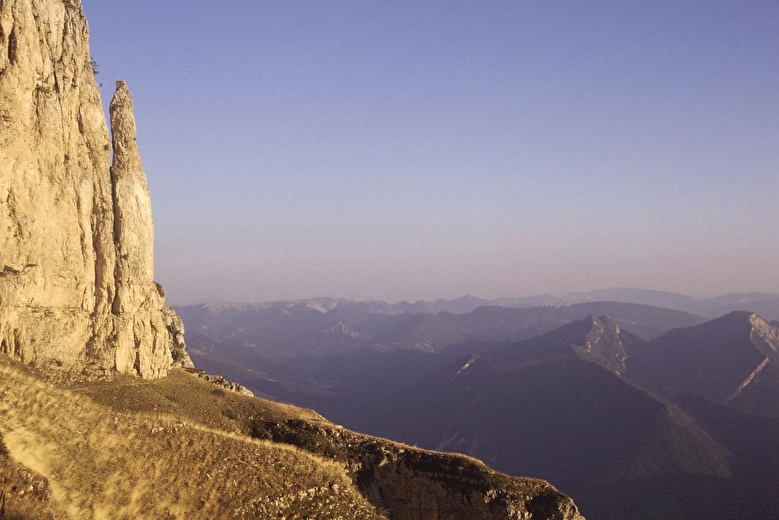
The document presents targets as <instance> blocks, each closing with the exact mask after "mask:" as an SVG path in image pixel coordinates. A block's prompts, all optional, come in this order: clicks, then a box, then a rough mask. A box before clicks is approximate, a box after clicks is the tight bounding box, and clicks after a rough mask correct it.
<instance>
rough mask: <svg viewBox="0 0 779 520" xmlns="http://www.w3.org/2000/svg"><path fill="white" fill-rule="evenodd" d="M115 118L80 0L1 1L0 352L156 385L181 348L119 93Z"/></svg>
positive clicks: (120, 90) (128, 103)
mask: <svg viewBox="0 0 779 520" xmlns="http://www.w3.org/2000/svg"><path fill="white" fill-rule="evenodd" d="M110 112H111V127H112V136H113V139H112V140H111V139H109V133H108V129H107V127H106V122H105V117H104V114H103V109H102V103H101V99H100V91H99V88H98V85H97V83H96V81H95V77H94V72H93V68H92V62H91V58H90V54H89V36H88V31H87V23H86V20H85V19H84V16H83V13H82V10H81V3H80V1H79V0H0V352H2V353H5V354H6V355H9V356H11V357H13V358H15V359H19V360H21V361H24V362H31V363H35V364H37V365H52V366H58V367H61V368H63V369H66V370H84V369H96V370H111V369H116V370H118V371H120V372H123V373H135V374H138V375H141V376H143V377H146V378H157V377H162V376H164V375H166V373H167V370H168V368H169V367H170V366H171V364H172V362H173V358H172V354H171V349H172V348H174V350H176V349H178V351H179V357H182V354H181V353H180V351H181V349H182V345H178V344H177V343H176V342H174V337H173V336H174V335H175V326H172V325H171V323H172V319H171V318H170V316H167V317H166V314H165V313H164V312H163V309H164V297H163V292H162V290H161V288H159V286H158V285H156V284H155V283H154V281H153V275H154V271H153V254H154V252H153V242H154V234H153V227H152V216H151V201H150V198H149V192H148V188H147V186H146V178H145V175H144V172H143V167H142V164H141V159H140V155H139V154H138V149H137V144H136V140H135V120H134V117H133V111H132V99H131V96H130V93H129V91H128V90H127V87H126V86H125V84H124V82H118V83H117V90H116V94H115V96H114V99H113V101H112V103H111V110H110ZM112 149H113V164H111V150H112ZM176 341H178V340H176ZM174 345H175V347H174ZM183 356H186V352H185V351H184V353H183Z"/></svg>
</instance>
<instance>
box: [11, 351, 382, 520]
mask: <svg viewBox="0 0 779 520" xmlns="http://www.w3.org/2000/svg"><path fill="white" fill-rule="evenodd" d="M177 378H178V379H177ZM187 378H190V379H187ZM192 381H197V380H196V379H195V378H193V377H192V376H189V375H188V374H184V373H179V374H177V375H176V376H174V377H173V378H171V379H170V380H169V381H168V382H167V385H168V386H166V383H163V384H162V385H160V384H159V383H157V384H151V385H149V386H148V392H147V393H146V394H143V392H144V391H145V390H146V389H144V388H143V387H142V386H143V385H144V384H145V382H142V381H138V382H137V384H138V385H140V387H141V388H140V390H139V392H140V394H139V393H138V392H127V395H129V396H131V398H132V399H133V402H134V403H135V405H134V406H130V405H131V404H132V403H124V406H122V405H121V403H119V401H120V400H121V394H122V386H123V384H118V385H115V384H114V383H102V384H97V385H90V386H88V387H85V388H83V389H82V391H84V392H86V393H89V394H90V395H92V397H93V398H94V399H95V400H97V401H101V399H100V398H101V397H102V398H103V399H102V400H103V401H110V402H111V403H113V404H115V405H116V406H113V408H109V407H106V406H105V405H103V404H101V403H100V402H95V400H93V399H89V398H87V397H85V396H84V395H79V393H77V392H76V391H74V390H73V389H71V390H66V389H62V388H59V387H57V386H54V385H52V384H50V383H46V382H44V381H41V380H40V379H38V378H36V377H35V376H33V375H32V374H29V373H25V372H24V371H23V370H21V369H20V368H19V367H18V366H13V365H12V364H9V363H8V362H7V361H3V362H0V434H1V435H2V438H3V439H4V441H5V445H6V446H7V448H8V452H9V454H10V459H9V460H7V461H6V462H5V463H4V462H3V461H2V460H0V476H2V473H3V472H5V474H6V481H8V475H9V474H11V473H12V469H18V467H19V466H23V467H25V468H28V469H30V470H32V471H33V472H35V473H38V474H40V475H43V476H44V477H46V479H48V482H49V484H50V486H51V507H50V509H51V512H52V514H53V515H55V516H49V517H51V518H53V517H56V513H57V512H60V513H61V515H62V516H61V517H64V518H70V519H74V520H81V519H95V520H100V519H112V520H113V519H137V518H176V519H177V518H181V519H184V518H187V519H189V518H290V519H291V518H344V519H352V518H379V517H380V516H379V515H378V514H377V513H376V511H375V509H374V508H373V507H372V506H371V505H370V504H369V503H368V502H367V500H366V499H365V498H364V497H363V496H362V495H360V493H359V492H358V491H357V489H356V488H355V486H354V484H353V483H352V480H351V479H350V478H349V477H348V476H347V474H346V473H345V471H344V469H343V467H342V466H340V465H338V464H336V463H333V462H331V461H327V460H324V459H322V458H319V457H316V456H314V455H312V454H310V453H306V452H303V451H301V450H298V449H296V448H293V447H290V446H286V445H281V444H274V443H270V442H264V441H257V440H252V439H250V438H248V437H246V436H244V435H240V434H239V433H228V432H229V431H230V430H232V431H235V432H238V431H240V430H241V427H240V426H239V425H238V424H236V419H233V418H231V416H232V417H236V418H237V417H239V414H240V415H241V416H242V415H243V414H245V413H247V412H246V410H240V409H239V410H237V411H231V410H229V409H228V410H227V411H226V412H225V411H224V409H222V410H220V412H219V413H217V414H214V409H215V408H214V407H217V408H224V406H225V403H224V402H223V401H228V402H229V403H230V406H233V407H235V408H240V406H239V405H240V403H242V402H243V401H242V398H241V396H230V398H229V399H223V398H224V397H225V396H223V395H220V393H219V392H214V393H212V392H211V390H212V389H208V391H207V392H195V393H192V394H191V395H189V396H188V395H187V394H186V393H183V394H182V393H180V392H181V390H182V388H178V389H176V388H175V386H176V385H177V384H178V385H183V386H184V387H186V386H187V385H190V384H193V383H192ZM125 383H126V382H125ZM194 384H200V383H199V382H197V383H194ZM204 384H207V383H204ZM101 385H103V386H101ZM168 391H171V392H172V393H171V394H170V395H166V392H168ZM155 396H156V397H155ZM204 396H205V397H204ZM211 397H213V398H214V399H213V400H212V399H211ZM236 398H237V399H236ZM187 399H192V401H193V402H188V401H187ZM250 401H256V400H247V401H246V402H245V403H244V406H250V405H249V404H248V403H250ZM182 402H184V404H183V405H182V404H181V403H182ZM235 403H238V404H235ZM155 406H156V408H157V409H156V411H155ZM255 406H258V405H255ZM261 406H266V407H270V408H273V409H269V410H266V412H267V413H269V414H280V416H284V415H289V414H290V413H291V411H292V410H295V416H296V417H299V415H300V413H301V412H300V410H297V409H292V408H291V407H290V408H289V409H287V408H285V407H284V406H283V405H279V406H278V408H275V406H276V405H273V404H268V403H266V404H263V405H261ZM176 407H179V408H182V409H183V408H185V409H186V414H183V413H182V414H177V413H176ZM148 408H150V409H148ZM128 410H135V411H128ZM198 410H199V412H198ZM252 413H258V411H257V410H256V409H254V410H253V412H252ZM177 415H178V417H177ZM192 415H195V419H194V420H192V419H189V418H185V417H191V416H192ZM310 415H311V418H312V419H317V418H318V416H316V414H314V413H313V412H311V413H310ZM198 417H200V419H203V420H202V421H201V420H198ZM247 417H248V416H247ZM11 480H12V479H11ZM0 481H2V480H0ZM11 489H13V492H12V491H11ZM20 489H21V486H16V487H14V488H9V490H7V491H8V492H7V506H6V507H7V511H6V515H7V517H8V518H39V517H40V516H31V515H37V514H39V511H43V510H44V509H45V508H46V505H45V504H44V505H38V506H36V505H35V504H32V503H31V502H30V500H28V499H25V498H24V495H23V494H22V495H20V493H19V490H20ZM44 495H45V493H44ZM34 507H38V509H37V510H36V509H34ZM41 514H42V513H41Z"/></svg>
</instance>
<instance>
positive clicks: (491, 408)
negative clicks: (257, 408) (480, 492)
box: [178, 289, 779, 520]
mask: <svg viewBox="0 0 779 520" xmlns="http://www.w3.org/2000/svg"><path fill="white" fill-rule="evenodd" d="M574 296H575V298H574V297H571V298H569V299H570V300H574V299H576V300H578V301H579V303H562V302H561V301H560V300H558V299H555V298H554V297H551V296H544V297H538V298H534V299H533V301H536V302H537V301H545V302H547V304H546V305H544V306H541V307H531V306H526V301H521V300H519V299H512V300H508V299H504V300H503V301H501V302H486V303H490V304H491V305H486V306H479V305H480V304H482V303H485V302H484V301H483V300H479V299H477V298H470V297H468V298H461V299H458V300H454V301H444V300H441V301H437V302H433V303H425V302H420V303H416V304H408V303H401V304H396V305H389V304H385V303H381V302H350V301H346V300H331V299H326V298H319V299H313V300H305V301H298V302H276V303H270V304H258V305H227V304H216V305H213V304H212V305H201V306H191V307H181V308H179V309H178V311H179V312H180V313H181V315H182V316H183V319H184V322H185V324H186V325H187V338H188V342H189V345H190V350H191V354H192V357H193V359H195V360H196V362H197V363H199V364H200V365H202V366H205V367H209V368H210V369H212V370H215V371H218V372H220V373H226V374H229V375H230V376H231V377H233V378H235V379H237V380H239V381H241V382H243V383H244V384H246V385H247V386H249V387H250V388H252V389H253V390H255V391H257V392H260V393H264V394H266V395H269V396H272V397H275V398H277V399H282V400H287V401H290V402H295V403H298V404H302V405H305V406H312V407H314V408H316V409H317V410H319V411H321V412H323V413H324V414H325V415H326V416H327V417H329V418H330V419H332V420H334V421H336V422H339V423H341V424H344V425H346V426H348V427H350V428H355V429H358V430H361V431H366V432H368V433H373V434H378V435H382V436H388V437H390V438H394V439H398V440H402V441H404V442H407V443H411V444H416V445H419V446H423V447H426V448H430V449H439V450H446V451H455V452H464V453H468V454H471V455H474V456H476V457H479V458H482V459H484V460H486V461H488V462H489V463H490V464H492V465H494V466H495V467H497V468H499V469H501V470H502V471H506V472H508V473H512V474H531V475H536V476H539V477H541V478H546V479H550V480H551V481H553V482H556V483H558V485H559V486H560V487H561V489H562V490H563V491H564V492H567V493H570V494H571V495H572V496H573V497H574V498H575V500H577V503H578V504H579V505H580V507H581V508H582V512H583V514H585V515H591V517H593V518H598V519H614V520H617V519H633V518H635V519H639V518H640V519H646V518H656V519H666V518H683V519H720V518H721V519H723V520H724V519H732V518H740V519H755V520H758V519H763V518H773V517H776V516H779V496H777V495H776V493H775V492H774V491H773V490H775V489H776V486H777V484H779V470H777V469H776V468H778V467H779V466H777V465H772V464H771V463H769V462H768V461H773V460H774V459H773V458H772V457H774V456H773V455H768V459H764V458H763V457H762V456H761V453H762V452H765V453H770V454H774V453H779V409H777V407H776V403H777V402H779V370H777V366H779V361H778V360H777V346H778V345H779V340H778V339H777V338H779V328H777V326H776V323H775V322H774V323H771V322H769V320H766V319H763V317H762V316H760V315H759V314H756V313H754V312H750V311H751V309H752V308H761V309H769V310H770V309H771V308H772V306H773V305H775V304H776V302H777V300H779V298H778V297H777V296H776V295H772V294H745V295H736V294H734V295H725V296H721V297H717V298H711V299H707V300H696V299H693V298H689V297H684V296H681V295H676V294H672V293H662V292H655V291H639V290H633V289H610V290H606V291H597V292H594V293H587V294H579V295H574ZM600 297H613V298H619V299H623V300H627V299H630V300H632V302H631V303H626V302H619V301H597V300H598V299H599V298H600ZM567 298H568V297H567ZM648 302H651V303H664V304H666V305H669V306H670V305H673V306H674V307H676V308H662V307H657V306H652V305H648V304H647V303H648ZM495 303H502V304H504V305H510V306H507V307H499V306H496V305H495ZM473 306H477V307H476V308H475V309H473V308H472V307H473ZM753 306H754V307H753ZM680 308H684V309H691V310H697V311H698V312H700V313H701V314H708V313H714V312H717V310H718V309H719V310H725V311H726V314H724V315H722V316H718V317H716V318H714V319H707V318H706V317H703V316H700V315H695V314H692V313H690V312H687V311H686V310H680ZM409 309H413V310H409ZM425 310H426V311H428V312H424V311H425ZM429 311H438V312H437V313H433V312H429ZM774 319H775V318H774Z"/></svg>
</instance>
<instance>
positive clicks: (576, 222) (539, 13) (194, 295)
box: [84, 0, 779, 304]
mask: <svg viewBox="0 0 779 520" xmlns="http://www.w3.org/2000/svg"><path fill="white" fill-rule="evenodd" d="M84 11H85V14H86V15H87V18H88V19H89V22H90V30H91V48H92V54H93V57H94V59H95V60H96V61H97V62H98V63H99V70H100V74H99V76H98V81H99V82H101V83H102V84H103V87H102V95H103V103H104V105H107V103H108V101H110V97H111V95H112V93H113V84H114V81H115V80H116V79H119V78H122V79H125V80H127V82H128V85H129V87H130V89H131V91H132V92H133V95H134V99H135V108H136V118H137V122H138V129H139V135H138V140H139V145H140V149H141V154H142V157H143V160H144V166H145V169H146V173H147V176H148V180H149V187H150V190H151V196H152V202H153V207H154V217H155V232H156V255H155V256H156V278H157V279H158V280H159V281H160V282H161V283H162V284H163V285H164V286H165V288H166V291H167V294H168V299H169V301H170V302H172V303H175V304H184V303H194V302H197V301H205V300H226V301H252V302H260V301H274V300H282V299H303V298H309V297H313V296H314V295H325V296H332V297H344V298H349V299H354V300H371V299H376V300H384V301H388V302H397V301H401V300H406V301H417V300H428V301H430V300H436V299H439V298H447V299H450V298H457V297H459V296H462V295H464V294H472V295H476V296H478V297H480V298H485V299H494V298H498V297H506V296H524V295H533V294H543V293H551V294H556V295H564V294H568V293H573V292H586V291H591V290H597V289H603V288H608V287H645V288H649V289H654V290H665V291H670V292H677V293H682V294H689V295H692V296H696V297H704V296H714V295H718V294H724V293H730V292H751V291H761V292H779V276H777V275H776V265H777V264H779V240H778V239H779V233H777V230H776V222H779V204H777V203H776V200H777V199H776V194H777V193H779V171H778V170H779V168H778V167H777V166H779V146H777V143H779V69H778V68H777V67H775V66H773V65H772V64H774V63H775V61H776V56H777V55H779V3H775V2H761V1H756V0H753V1H739V2H736V1H714V2H707V3H705V4H701V3H699V2H671V1H659V2H652V3H648V4H644V3H626V2H615V1H596V2H589V3H586V4H585V3H580V2H573V1H564V2H537V3H531V2H494V3H490V4H482V3H476V2H464V1H455V2H450V3H432V2H429V3H426V2H399V3H392V4H387V3H374V2H296V3H271V2H251V1H248V0H237V1H235V2H230V3H225V4H218V5H216V4H214V3H213V2H204V1H202V0H195V1H188V2H183V1H170V2H165V3H160V2H148V1H140V2H139V1H135V2H130V1H128V0H119V1H115V2H110V3H109V2H92V1H88V0H84Z"/></svg>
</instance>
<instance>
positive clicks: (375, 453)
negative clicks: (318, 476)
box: [249, 419, 584, 520]
mask: <svg viewBox="0 0 779 520" xmlns="http://www.w3.org/2000/svg"><path fill="white" fill-rule="evenodd" d="M249 433H250V435H252V436H253V437H256V438H260V439H268V440H272V441H275V442H282V443H286V444H292V445H294V446H297V447H298V448H301V449H303V450H306V451H309V452H312V453H316V454H318V455H320V456H324V457H326V458H328V459H333V460H335V461H338V462H340V463H342V464H344V465H345V466H346V468H347V469H348V471H349V473H350V474H351V475H352V476H353V478H354V480H355V482H356V484H357V487H358V488H359V489H360V491H361V492H362V494H363V495H364V496H365V497H367V498H368V500H369V501H370V502H371V503H372V504H373V505H374V506H376V507H377V508H378V509H379V510H380V511H387V512H388V516H389V517H390V518H392V519H395V518H397V519H403V520H451V519H457V518H468V519H472V520H488V519H490V520H534V519H539V520H540V519H544V520H584V517H583V516H582V515H581V514H580V513H579V510H578V508H577V507H576V504H574V502H573V500H571V498H569V497H568V496H566V495H564V494H563V493H561V492H559V491H558V490H557V489H555V488H554V487H553V486H552V485H551V484H549V483H548V482H546V481H543V480H538V479H531V478H521V477H509V476H508V475H503V474H501V473H497V472H495V471H493V470H491V469H490V468H488V467H487V466H485V465H484V463H482V462H481V461H479V460H476V459H473V458H470V457H466V456H464V455H456V454H449V453H439V452H434V451H428V450H422V449H418V448H415V447H410V446H406V445H403V444H399V443H396V442H392V441H388V440H385V439H380V438H377V437H370V436H367V435H362V434H358V433H355V432H352V431H349V430H346V429H344V428H341V427H331V426H329V425H324V424H315V423H312V422H309V421H305V420H299V419H291V420H287V421H284V422H274V421H263V420H255V421H254V422H253V424H252V426H251V431H250V432H249Z"/></svg>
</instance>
